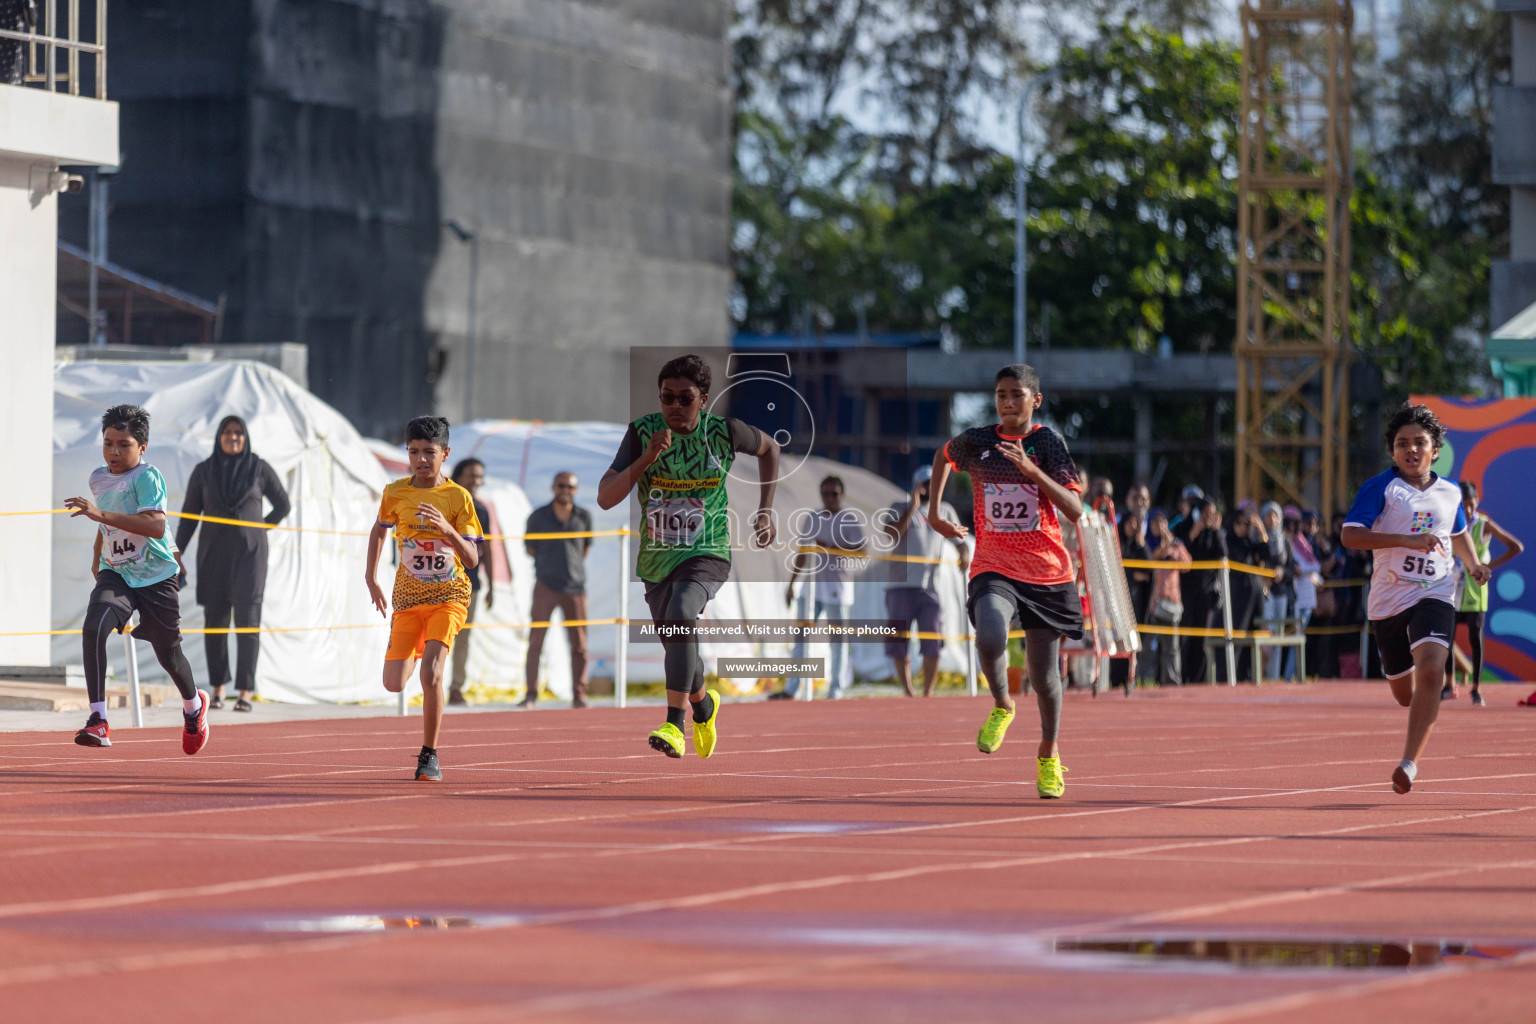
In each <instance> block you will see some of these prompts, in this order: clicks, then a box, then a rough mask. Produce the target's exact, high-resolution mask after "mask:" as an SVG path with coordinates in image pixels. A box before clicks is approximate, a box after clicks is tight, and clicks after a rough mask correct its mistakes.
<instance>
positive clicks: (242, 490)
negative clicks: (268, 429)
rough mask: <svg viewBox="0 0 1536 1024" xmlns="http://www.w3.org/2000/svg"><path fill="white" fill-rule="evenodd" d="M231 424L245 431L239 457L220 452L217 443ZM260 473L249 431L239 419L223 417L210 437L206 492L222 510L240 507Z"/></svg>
mask: <svg viewBox="0 0 1536 1024" xmlns="http://www.w3.org/2000/svg"><path fill="white" fill-rule="evenodd" d="M231 423H238V424H240V429H241V430H244V431H245V447H244V448H243V449H241V451H240V454H239V455H230V454H227V453H226V452H225V451H224V446H223V444H222V443H220V439H221V438H223V436H224V428H225V427H227V426H229V425H230V424H231ZM260 471H261V460H260V459H258V458H257V457H256V453H255V452H253V451H251V431H250V428H249V427H247V426H246V425H245V420H243V419H241V418H240V417H239V416H225V417H224V418H223V419H222V420H220V421H219V429H218V431H217V432H216V433H215V434H214V435H213V458H211V459H209V460H208V491H209V494H210V496H211V497H213V499H214V500H215V501H217V502H218V503H219V505H220V507H222V508H224V509H235V508H239V507H240V500H241V499H242V498H244V497H245V496H246V495H247V494H249V493H250V491H251V488H252V487H255V486H256V475H257V473H259V472H260Z"/></svg>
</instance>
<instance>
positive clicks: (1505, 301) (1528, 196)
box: [1488, 0, 1536, 325]
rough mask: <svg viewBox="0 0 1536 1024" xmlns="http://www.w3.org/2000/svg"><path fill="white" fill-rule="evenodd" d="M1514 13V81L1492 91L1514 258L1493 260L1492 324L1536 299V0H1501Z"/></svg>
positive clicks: (1498, 175) (1498, 178) (1496, 176)
mask: <svg viewBox="0 0 1536 1024" xmlns="http://www.w3.org/2000/svg"><path fill="white" fill-rule="evenodd" d="M1497 9H1498V10H1499V11H1500V12H1503V13H1507V14H1509V15H1510V17H1511V19H1512V21H1513V23H1512V25H1511V28H1512V29H1513V31H1512V33H1511V42H1510V57H1511V60H1510V84H1509V85H1502V86H1497V87H1496V88H1495V89H1494V94H1493V180H1494V181H1495V182H1496V183H1498V184H1500V185H1508V186H1509V258H1508V259H1506V260H1494V262H1493V274H1492V277H1493V281H1492V294H1491V296H1490V300H1491V308H1490V310H1489V315H1488V321H1489V323H1490V324H1495V325H1497V324H1503V323H1505V322H1506V321H1508V320H1510V319H1511V318H1512V317H1514V316H1515V315H1516V314H1517V313H1519V312H1520V311H1521V310H1523V309H1525V307H1526V306H1529V305H1530V304H1531V303H1533V302H1536V132H1532V131H1531V126H1532V125H1536V0H1497Z"/></svg>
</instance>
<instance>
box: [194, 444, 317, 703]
mask: <svg viewBox="0 0 1536 1024" xmlns="http://www.w3.org/2000/svg"><path fill="white" fill-rule="evenodd" d="M262 498H266V500H267V501H269V502H271V503H272V511H271V512H269V513H267V515H266V516H265V517H263V516H262V514H261V504H262ZM290 508H291V506H290V505H289V502H288V492H287V491H286V490H284V489H283V484H282V481H280V480H279V479H278V478H277V473H276V472H274V471H273V469H272V467H271V466H269V465H267V464H266V463H265V462H264V461H262V460H261V459H260V458H258V457H257V456H256V453H255V452H253V451H251V436H250V431H248V430H247V429H246V426H245V420H243V419H241V418H240V417H239V416H226V417H224V419H223V420H222V421H221V422H220V423H219V432H218V435H217V436H216V438H215V440H214V443H213V455H212V456H211V457H209V458H207V459H205V460H203V461H202V462H199V463H198V464H197V466H196V467H195V468H194V469H193V470H192V476H191V477H190V478H189V479H188V480H187V500H186V503H185V504H184V505H183V506H182V509H181V510H182V512H183V513H185V514H189V515H206V516H218V517H220V518H224V519H242V520H245V521H246V522H255V521H257V520H263V519H264V521H265V522H267V523H273V524H276V523H280V522H282V520H283V519H284V517H286V516H287V515H288V511H289V509H290ZM201 525H202V528H203V537H202V540H201V541H200V542H199V543H198V545H197V603H198V604H200V605H202V606H203V617H204V619H205V620H206V622H207V625H208V628H210V629H224V628H227V627H228V626H229V620H230V614H231V613H233V614H234V620H235V626H236V627H237V628H239V627H253V626H260V625H261V600H262V596H263V593H264V591H265V590H266V585H267V531H266V530H263V529H261V528H260V527H255V526H230V525H228V524H225V523H201ZM198 526H199V520H196V519H183V520H181V522H180V524H179V525H178V526H177V527H176V548H177V550H181V551H184V550H186V546H187V544H188V543H189V542H190V541H191V540H192V534H193V533H194V532H195V531H196V530H197V528H198ZM204 640H206V641H207V651H208V684H209V685H210V686H211V687H212V688H213V704H212V706H213V707H215V708H220V707H223V706H224V687H225V686H226V685H227V684H228V683H229V678H230V677H229V637H228V635H227V634H224V633H209V634H207V636H205V637H204ZM235 651H236V669H235V689H236V690H237V691H238V692H239V694H240V699H239V700H238V701H237V702H236V704H235V710H236V711H249V710H251V694H253V693H254V692H255V691H256V659H257V658H258V657H259V656H260V654H261V634H259V633H237V634H236V635H235Z"/></svg>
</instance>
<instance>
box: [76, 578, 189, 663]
mask: <svg viewBox="0 0 1536 1024" xmlns="http://www.w3.org/2000/svg"><path fill="white" fill-rule="evenodd" d="M89 604H105V605H110V606H111V607H112V608H114V609H115V610H116V611H117V613H118V615H119V616H121V617H122V620H123V622H124V623H126V622H127V621H128V620H129V619H131V618H133V613H134V612H135V611H137V612H138V613H139V624H138V625H137V626H135V627H134V628H133V637H134V639H135V640H143V641H144V642H145V643H147V644H149V645H150V646H152V647H174V646H175V645H176V644H178V643H180V642H181V587H180V586H179V585H178V584H177V582H176V577H175V576H172V577H171V578H170V579H166V580H161V581H160V582H159V583H151V584H150V585H149V586H147V587H134V586H130V585H129V584H128V581H127V580H125V579H123V578H122V577H121V576H119V575H118V574H117V573H115V572H113V571H112V570H111V569H102V570H101V571H100V572H98V573H97V574H96V587H95V589H93V590H92V591H91V600H90V602H89Z"/></svg>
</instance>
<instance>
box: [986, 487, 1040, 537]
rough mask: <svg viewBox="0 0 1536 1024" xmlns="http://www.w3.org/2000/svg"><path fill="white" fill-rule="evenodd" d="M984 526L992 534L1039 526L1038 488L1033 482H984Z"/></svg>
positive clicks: (1025, 531)
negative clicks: (985, 515)
mask: <svg viewBox="0 0 1536 1024" xmlns="http://www.w3.org/2000/svg"><path fill="white" fill-rule="evenodd" d="M982 497H983V499H985V502H986V513H987V527H988V529H990V530H992V531H993V532H995V533H1029V532H1030V531H1032V530H1038V529H1039V528H1040V491H1039V490H1038V489H1037V488H1036V487H1035V485H1034V484H991V483H988V484H983V485H982Z"/></svg>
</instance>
